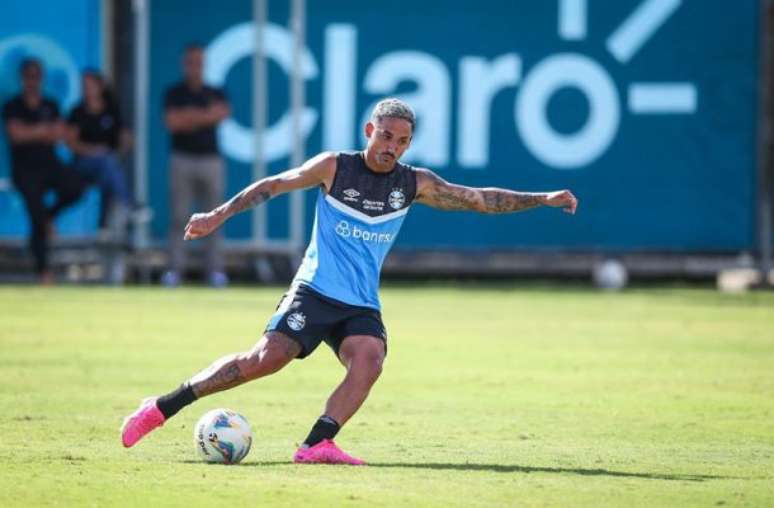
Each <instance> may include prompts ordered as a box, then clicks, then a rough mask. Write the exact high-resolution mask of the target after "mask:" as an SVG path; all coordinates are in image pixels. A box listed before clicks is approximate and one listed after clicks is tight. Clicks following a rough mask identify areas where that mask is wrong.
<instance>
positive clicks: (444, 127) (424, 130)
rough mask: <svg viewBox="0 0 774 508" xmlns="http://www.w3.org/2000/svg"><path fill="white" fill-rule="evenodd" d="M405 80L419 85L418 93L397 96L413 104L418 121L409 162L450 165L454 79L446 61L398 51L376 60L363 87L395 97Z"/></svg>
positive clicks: (407, 157) (365, 116) (368, 112)
mask: <svg viewBox="0 0 774 508" xmlns="http://www.w3.org/2000/svg"><path fill="white" fill-rule="evenodd" d="M403 81H414V82H416V83H417V91H416V92H412V93H405V94H395V96H396V97H398V98H400V99H402V100H404V101H406V102H408V103H409V104H411V107H412V108H413V109H414V113H416V115H417V118H421V120H420V121H418V122H417V126H416V131H414V136H413V138H412V140H411V148H409V150H408V152H406V155H405V160H406V161H407V162H423V163H425V164H429V165H431V166H441V167H443V166H447V165H448V164H449V128H450V127H451V111H450V106H451V78H450V77H449V71H447V70H446V66H445V65H444V64H443V62H442V61H441V60H440V59H438V58H436V57H434V56H432V55H428V54H427V53H422V52H419V51H395V52H392V53H387V54H386V55H383V56H381V57H379V58H377V59H376V61H374V63H372V64H371V66H370V67H369V68H368V71H366V76H365V79H364V80H363V88H364V89H365V91H366V92H368V93H372V94H375V95H379V96H384V95H392V94H393V91H394V90H395V88H397V87H398V85H399V84H400V83H401V82H403ZM375 105H376V102H374V103H373V104H370V105H369V106H368V107H367V108H366V110H365V111H364V112H363V121H362V122H363V123H365V122H366V121H368V119H369V118H370V117H371V110H372V109H373V107H374V106H375Z"/></svg>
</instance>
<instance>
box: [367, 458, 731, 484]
mask: <svg viewBox="0 0 774 508" xmlns="http://www.w3.org/2000/svg"><path fill="white" fill-rule="evenodd" d="M368 465H369V466H370V467H389V468H416V469H436V470H451V471H492V472H495V473H558V474H577V475H581V476H615V477H621V478H643V479H648V480H672V481H683V482H685V481H688V482H703V481H706V480H720V479H727V477H725V476H715V475H702V474H666V473H636V472H627V471H610V470H609V469H601V468H600V469H583V468H563V467H537V466H519V465H515V464H476V463H469V462H465V463H461V464H454V463H442V462H441V463H439V462H426V463H413V462H382V463H379V462H377V463H373V462H371V463H369V464H368Z"/></svg>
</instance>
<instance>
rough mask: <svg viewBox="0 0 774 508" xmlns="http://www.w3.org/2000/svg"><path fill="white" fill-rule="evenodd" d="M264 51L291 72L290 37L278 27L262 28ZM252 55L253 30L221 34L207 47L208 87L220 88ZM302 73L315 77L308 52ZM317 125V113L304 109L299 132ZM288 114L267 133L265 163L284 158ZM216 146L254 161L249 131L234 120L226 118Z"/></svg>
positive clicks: (250, 27)
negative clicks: (229, 73) (230, 73)
mask: <svg viewBox="0 0 774 508" xmlns="http://www.w3.org/2000/svg"><path fill="white" fill-rule="evenodd" d="M263 34H264V40H263V44H264V46H263V50H264V51H265V52H266V56H267V57H268V58H271V59H272V60H273V61H274V62H276V63H277V64H278V65H279V66H280V67H281V68H282V69H283V70H284V71H285V72H287V73H290V71H291V69H292V68H293V34H291V33H290V32H288V31H287V30H286V29H285V28H283V27H282V26H279V25H275V24H272V23H269V24H267V25H266V27H265V28H264V32H263ZM254 51H255V26H254V25H253V23H249V22H248V23H241V24H239V25H236V26H234V27H232V28H229V29H228V30H226V31H225V32H223V33H222V34H220V35H219V36H218V37H217V38H216V39H215V40H214V41H212V43H210V45H209V46H207V54H206V56H207V57H206V59H205V68H204V78H205V80H206V81H207V82H208V83H212V84H213V85H216V86H222V85H223V84H224V83H225V82H226V76H227V75H228V71H229V70H230V69H231V67H233V66H234V65H235V64H236V63H237V62H238V61H239V60H241V59H242V58H245V57H248V56H251V55H252V54H253V52H254ZM301 73H302V75H303V77H304V79H307V80H308V79H314V78H316V77H317V74H318V71H317V63H315V60H314V56H313V55H312V53H311V51H309V49H308V48H304V51H303V53H302V57H301ZM315 123H317V112H316V111H315V110H314V109H312V108H309V107H307V108H304V112H303V115H302V118H301V129H302V131H303V132H304V135H305V136H308V135H309V133H310V132H312V129H314V126H315ZM291 134H292V125H291V119H290V114H289V113H287V112H286V113H285V114H284V115H282V117H281V118H280V119H279V120H278V121H277V122H276V123H275V124H274V125H273V126H271V127H269V128H268V129H267V130H266V133H265V140H264V147H265V150H266V154H265V158H266V160H267V161H274V160H277V159H281V158H283V157H287V155H288V154H289V153H290V150H291V148H292V147H291V143H292V141H293V136H292V135H291ZM218 142H219V143H220V146H221V148H223V151H225V152H226V154H228V155H229V156H231V157H233V158H234V159H236V160H238V161H241V162H251V161H252V160H253V158H254V157H255V153H254V148H255V147H254V144H253V143H254V136H253V133H252V129H250V128H246V127H243V126H242V125H240V124H239V123H237V121H236V120H234V119H233V118H227V119H226V120H224V121H223V123H222V124H221V125H220V126H219V127H218Z"/></svg>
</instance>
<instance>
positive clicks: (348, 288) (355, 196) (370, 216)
mask: <svg viewBox="0 0 774 508" xmlns="http://www.w3.org/2000/svg"><path fill="white" fill-rule="evenodd" d="M416 190H417V183H416V174H415V172H414V168H413V167H411V166H408V165H405V164H401V163H396V164H395V168H394V169H393V170H392V171H390V172H389V173H376V172H374V171H372V170H370V169H369V168H368V166H366V164H365V160H364V158H363V154H362V153H361V152H342V153H340V154H339V155H338V156H337V158H336V175H335V177H334V180H333V185H332V187H331V189H330V192H329V193H326V192H325V191H324V190H322V189H321V190H320V191H319V195H318V196H317V205H316V210H315V218H314V227H313V228H312V238H311V240H310V242H309V247H307V249H306V254H305V255H304V260H303V262H302V263H301V267H300V268H299V269H298V273H296V277H295V279H294V280H293V283H294V284H304V285H306V286H309V287H311V288H312V289H314V290H315V291H317V292H318V293H321V294H322V295H324V296H327V297H329V298H332V299H334V300H338V301H340V302H343V303H346V304H349V305H358V306H362V307H371V308H374V309H379V308H380V305H379V294H378V290H379V276H380V272H381V269H382V263H384V258H385V257H386V256H387V253H388V252H389V251H390V248H391V247H392V244H393V243H395V238H396V237H397V236H398V231H400V227H401V225H402V224H403V220H404V219H405V217H406V213H407V212H408V209H409V206H411V203H412V202H413V201H414V198H415V197H416Z"/></svg>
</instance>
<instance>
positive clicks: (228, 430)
mask: <svg viewBox="0 0 774 508" xmlns="http://www.w3.org/2000/svg"><path fill="white" fill-rule="evenodd" d="M194 444H195V445H196V451H197V452H198V453H199V457H201V458H202V460H204V461H205V462H215V463H219V464H236V463H238V462H239V461H241V460H242V459H244V458H245V456H246V455H247V454H248V452H249V451H250V446H251V445H252V444H253V432H252V430H250V424H249V423H248V422H247V419H246V418H245V417H244V416H242V415H240V414H239V413H236V412H234V411H231V410H230V409H213V410H212V411H209V412H207V413H205V414H204V416H202V417H201V418H199V421H198V422H196V427H194Z"/></svg>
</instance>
